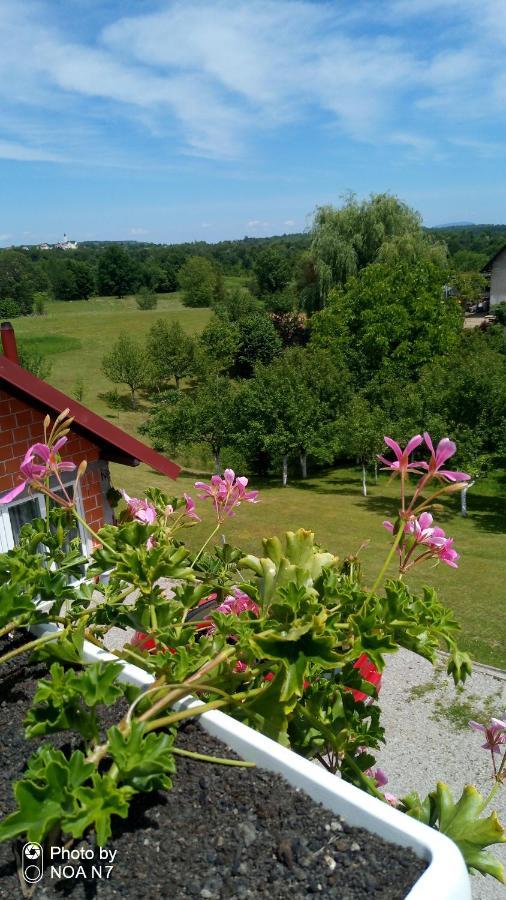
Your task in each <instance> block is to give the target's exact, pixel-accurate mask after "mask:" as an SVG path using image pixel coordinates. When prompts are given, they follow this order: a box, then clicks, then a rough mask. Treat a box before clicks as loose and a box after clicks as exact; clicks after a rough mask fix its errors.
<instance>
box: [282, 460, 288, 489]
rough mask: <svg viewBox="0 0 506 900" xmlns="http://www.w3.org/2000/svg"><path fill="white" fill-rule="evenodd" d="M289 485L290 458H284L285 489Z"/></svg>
mask: <svg viewBox="0 0 506 900" xmlns="http://www.w3.org/2000/svg"><path fill="white" fill-rule="evenodd" d="M287 484H288V456H284V457H283V487H286V486H287Z"/></svg>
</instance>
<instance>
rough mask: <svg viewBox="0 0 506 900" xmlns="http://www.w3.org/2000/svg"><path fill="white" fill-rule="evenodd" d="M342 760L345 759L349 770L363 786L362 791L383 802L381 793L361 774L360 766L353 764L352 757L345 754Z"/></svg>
mask: <svg viewBox="0 0 506 900" xmlns="http://www.w3.org/2000/svg"><path fill="white" fill-rule="evenodd" d="M344 758H345V760H346V762H347V763H348V765H349V767H350V769H353V771H354V772H355V775H357V777H358V779H359V781H360V782H361V783H362V784H363V786H364V790H365V791H367V793H368V794H373V796H374V797H377V798H378V800H383V801H384V800H385V798H384V796H383V794H382V793H381V791H379V790H378V788H377V787H375V786H374V785H372V784H371V782H370V781H369V780H368V778H367V775H364V773H363V772H362V769H361V768H360V766H358V765H357V763H356V762H355V760H354V759H353V757H352V756H350V754H349V753H345V754H344Z"/></svg>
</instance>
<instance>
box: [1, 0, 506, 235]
mask: <svg viewBox="0 0 506 900" xmlns="http://www.w3.org/2000/svg"><path fill="white" fill-rule="evenodd" d="M98 6H99V7H100V6H101V4H99V5H98ZM139 6H140V4H139ZM346 7H347V5H346V4H342V3H337V2H335V3H328V2H325V0H276V2H275V3H274V2H272V0H165V2H164V3H163V4H162V5H161V8H160V9H159V10H158V11H157V12H155V13H145V12H141V13H137V14H134V15H126V16H123V17H119V18H118V19H117V20H116V21H113V22H112V23H110V24H108V25H107V26H106V27H104V28H103V29H102V30H100V29H99V28H97V30H96V33H95V35H94V39H93V40H92V39H90V38H85V37H84V36H83V37H79V36H76V35H75V36H71V35H70V24H71V17H67V19H69V21H65V24H66V25H67V32H64V31H63V28H62V23H61V21H60V20H59V18H58V15H57V14H56V12H55V10H56V5H54V7H53V5H52V4H51V3H49V2H46V3H44V2H42V0H41V2H36V3H35V2H29V0H17V2H16V3H15V4H14V3H12V2H10V0H0V98H2V97H3V110H2V119H1V123H2V131H3V133H2V140H1V141H0V157H4V158H11V159H19V160H23V159H24V160H35V159H38V160H40V161H48V162H58V161H64V160H70V159H72V160H74V161H75V160H76V158H78V155H79V153H81V154H82V147H83V145H84V146H86V147H87V148H90V149H89V156H90V158H91V159H102V160H103V161H104V163H105V164H108V161H114V160H115V161H116V164H122V163H123V162H125V158H126V157H127V156H128V154H129V152H130V151H129V149H128V143H125V142H122V143H121V145H120V142H119V141H118V144H117V145H115V143H114V135H111V133H110V131H109V129H108V124H109V123H110V122H111V121H118V122H119V123H121V122H124V123H125V125H127V126H128V127H129V128H132V129H133V130H134V131H138V132H139V133H142V134H143V135H146V136H147V138H149V137H151V138H152V139H153V140H155V141H157V142H160V141H164V142H165V145H166V147H167V151H168V152H170V153H171V154H172V155H173V154H174V153H181V152H184V153H186V154H190V155H197V156H207V157H210V158H219V159H223V160H230V159H235V158H238V157H240V156H241V155H244V153H245V151H246V150H247V147H248V145H249V141H250V140H251V139H253V138H254V137H255V136H256V135H258V134H261V133H262V132H266V131H267V130H269V131H271V130H274V129H276V128H279V127H280V126H284V125H286V124H287V123H293V122H295V123H300V122H304V121H305V120H306V119H307V118H308V117H310V116H311V117H316V122H317V124H315V125H314V126H312V127H314V128H315V130H316V128H317V127H318V125H319V124H322V123H323V124H327V125H333V126H335V134H336V139H338V136H339V134H340V133H342V134H345V135H347V136H349V137H352V138H353V139H355V140H362V141H363V140H365V141H372V142H383V143H392V142H393V143H397V144H398V145H399V146H402V145H403V146H405V147H406V149H407V152H410V153H412V152H417V153H425V154H427V153H430V152H434V153H435V152H436V150H437V142H436V141H435V139H434V137H433V132H434V131H437V130H440V131H442V132H444V131H445V128H446V127H447V126H446V120H447V119H448V118H449V117H450V118H451V119H452V120H453V121H454V122H458V121H459V120H460V121H461V122H463V121H464V120H465V119H466V118H467V119H476V120H479V119H481V120H486V119H487V117H488V118H489V119H492V120H493V119H494V117H496V116H497V115H504V112H505V111H506V76H505V75H504V74H503V71H502V55H503V53H502V48H503V44H504V43H506V17H505V16H504V15H503V14H502V13H503V12H504V0H385V2H384V3H382V4H379V5H378V4H371V3H370V2H368V0H362V2H359V3H357V4H354V6H353V10H349V9H347V8H346ZM58 8H59V7H58ZM118 8H119V9H121V6H120V4H118ZM418 19H422V20H423V21H424V22H425V23H426V22H427V21H428V20H430V21H431V23H432V22H434V39H433V40H432V39H431V40H427V39H425V40H424V38H423V29H422V34H419V33H418V29H417V25H416V23H417V20H418ZM372 25H374V27H371V26H372ZM88 33H89V32H86V34H88ZM412 119H417V122H416V124H415V126H414V127H413V124H412V121H411V120H412ZM48 123H50V124H48ZM453 136H454V135H453ZM134 143H135V142H134ZM124 157H125V158H124ZM259 224H261V223H257V225H259ZM251 227H253V226H251Z"/></svg>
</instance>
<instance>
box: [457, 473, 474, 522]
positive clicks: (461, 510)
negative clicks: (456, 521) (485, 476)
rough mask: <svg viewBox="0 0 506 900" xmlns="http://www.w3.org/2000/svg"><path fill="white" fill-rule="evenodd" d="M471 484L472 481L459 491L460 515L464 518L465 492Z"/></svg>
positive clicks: (465, 508)
mask: <svg viewBox="0 0 506 900" xmlns="http://www.w3.org/2000/svg"><path fill="white" fill-rule="evenodd" d="M473 484H474V481H470V482H469V483H468V484H466V486H465V487H463V488H462V490H461V492H460V515H461V516H464V518H465V517H466V516H467V492H468V490H469V488H470V487H472V486H473Z"/></svg>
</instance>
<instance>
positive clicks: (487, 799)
mask: <svg viewBox="0 0 506 900" xmlns="http://www.w3.org/2000/svg"><path fill="white" fill-rule="evenodd" d="M500 786H501V782H500V781H499V780H498V781H496V782H495V783H494V786H493V788H492V790H491V791H490V793H489V795H488V797H485V800H484V801H483V803H482V804H481V806H480V809H479V812H478V815H481V813H482V812H483V811H484V810H485V809H486V808H487V806H488V805H489V803H492V800H493V799H494V797H495V795H496V794H497V791H498V790H499V788H500Z"/></svg>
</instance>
